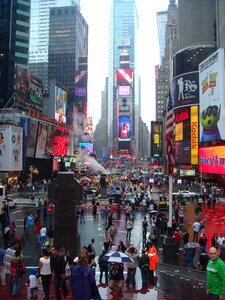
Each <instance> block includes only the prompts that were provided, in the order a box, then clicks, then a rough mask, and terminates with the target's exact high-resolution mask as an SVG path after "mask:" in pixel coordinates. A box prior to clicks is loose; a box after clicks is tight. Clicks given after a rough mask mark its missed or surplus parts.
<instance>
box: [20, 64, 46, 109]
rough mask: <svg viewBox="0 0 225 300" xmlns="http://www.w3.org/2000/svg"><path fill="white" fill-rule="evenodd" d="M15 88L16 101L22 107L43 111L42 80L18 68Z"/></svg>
mask: <svg viewBox="0 0 225 300" xmlns="http://www.w3.org/2000/svg"><path fill="white" fill-rule="evenodd" d="M15 86H16V89H15V95H16V99H17V101H18V102H19V103H20V104H21V105H24V106H26V107H28V108H32V109H36V110H38V111H42V101H43V83H42V81H41V79H39V78H37V77H35V76H34V75H32V74H31V73H30V72H28V71H26V70H23V69H21V68H19V67H17V69H16V83H15Z"/></svg>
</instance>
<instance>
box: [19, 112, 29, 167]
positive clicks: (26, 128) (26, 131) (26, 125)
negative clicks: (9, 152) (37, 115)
mask: <svg viewBox="0 0 225 300" xmlns="http://www.w3.org/2000/svg"><path fill="white" fill-rule="evenodd" d="M20 125H21V127H22V128H23V163H24V164H25V161H26V157H27V148H28V138H29V131H30V118H21V119H20Z"/></svg>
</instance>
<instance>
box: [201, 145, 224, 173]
mask: <svg viewBox="0 0 225 300" xmlns="http://www.w3.org/2000/svg"><path fill="white" fill-rule="evenodd" d="M199 171H200V172H203V173H212V174H225V146H215V147H204V148H199Z"/></svg>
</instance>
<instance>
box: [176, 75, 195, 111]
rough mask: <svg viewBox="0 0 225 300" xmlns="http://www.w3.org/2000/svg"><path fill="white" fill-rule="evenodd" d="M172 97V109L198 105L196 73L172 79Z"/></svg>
mask: <svg viewBox="0 0 225 300" xmlns="http://www.w3.org/2000/svg"><path fill="white" fill-rule="evenodd" d="M172 95H173V100H174V107H181V106H187V105H193V104H198V103H199V74H198V72H190V73H184V74H181V75H179V76H177V77H174V78H173V83H172Z"/></svg>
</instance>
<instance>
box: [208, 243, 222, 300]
mask: <svg viewBox="0 0 225 300" xmlns="http://www.w3.org/2000/svg"><path fill="white" fill-rule="evenodd" d="M209 257H210V260H209V262H208V265H207V293H208V294H209V299H210V300H222V299H225V264H224V262H223V261H222V260H221V259H220V258H219V255H218V251H217V249H216V248H214V247H211V248H210V249H209Z"/></svg>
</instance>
